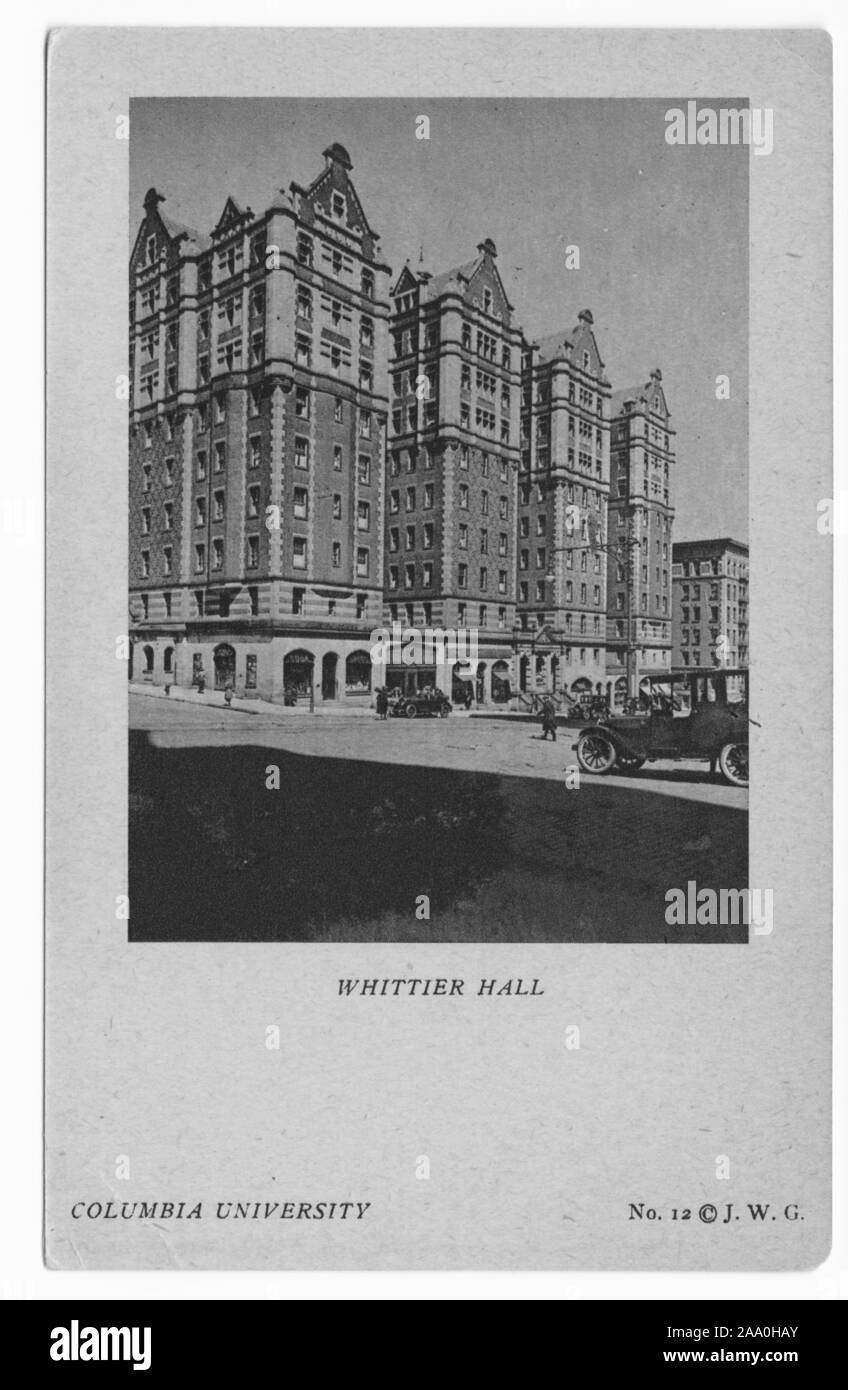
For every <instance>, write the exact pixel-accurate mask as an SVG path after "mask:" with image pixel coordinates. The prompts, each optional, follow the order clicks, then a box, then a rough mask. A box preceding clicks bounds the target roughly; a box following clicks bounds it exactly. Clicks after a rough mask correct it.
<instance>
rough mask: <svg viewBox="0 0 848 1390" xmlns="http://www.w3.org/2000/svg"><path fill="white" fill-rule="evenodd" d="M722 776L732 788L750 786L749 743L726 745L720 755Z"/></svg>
mask: <svg viewBox="0 0 848 1390" xmlns="http://www.w3.org/2000/svg"><path fill="white" fill-rule="evenodd" d="M718 765H719V767H720V768H721V775H722V777H723V778H724V780H725V781H726V782H729V783H730V785H731V787H747V785H748V745H747V743H726V744H725V745H724V747H723V748H722V750H721V752H720V753H719V755H718Z"/></svg>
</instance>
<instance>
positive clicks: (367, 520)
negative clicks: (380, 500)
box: [356, 502, 371, 531]
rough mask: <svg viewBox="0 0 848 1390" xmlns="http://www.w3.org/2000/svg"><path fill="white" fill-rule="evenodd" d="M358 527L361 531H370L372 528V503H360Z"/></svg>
mask: <svg viewBox="0 0 848 1390" xmlns="http://www.w3.org/2000/svg"><path fill="white" fill-rule="evenodd" d="M356 525H357V527H358V529H359V530H360V531H368V530H370V527H371V503H370V502H359V503H358V504H357V508H356Z"/></svg>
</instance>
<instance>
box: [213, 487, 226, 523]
mask: <svg viewBox="0 0 848 1390" xmlns="http://www.w3.org/2000/svg"><path fill="white" fill-rule="evenodd" d="M213 504H214V505H213V509H212V516H213V518H214V520H215V521H223V520H224V494H223V492H216V493H214V494H213Z"/></svg>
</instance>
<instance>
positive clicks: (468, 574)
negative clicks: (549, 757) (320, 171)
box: [385, 240, 521, 703]
mask: <svg viewBox="0 0 848 1390" xmlns="http://www.w3.org/2000/svg"><path fill="white" fill-rule="evenodd" d="M477 252H478V254H477V256H476V258H475V259H474V260H472V261H469V262H468V263H467V264H466V265H462V266H459V267H457V268H456V269H454V270H449V271H447V272H445V273H444V274H441V275H435V276H433V275H430V274H429V273H427V272H426V271H422V270H417V271H413V270H412V269H410V267H409V265H408V264H407V265H406V266H405V267H404V269H403V270H402V271H401V274H400V276H399V278H398V280H397V283H396V285H395V286H394V289H393V290H392V297H393V305H394V307H393V313H392V318H391V325H390V327H391V350H390V361H389V372H390V397H391V399H390V415H389V460H388V477H387V481H386V545H385V621H386V622H387V624H391V623H392V622H399V623H401V624H403V625H404V626H405V627H413V626H414V627H417V628H425V629H426V628H429V627H431V626H432V627H437V628H440V629H443V630H448V631H454V630H457V629H470V630H476V632H477V635H478V657H477V662H476V665H475V666H473V668H470V667H468V666H467V665H465V666H460V665H458V664H457V663H454V662H451V661H440V662H436V663H434V664H433V666H432V667H430V666H427V665H424V666H422V667H419V668H418V669H417V670H416V671H414V672H413V671H404V670H403V669H401V668H399V667H392V666H390V667H389V669H388V671H387V673H386V679H387V681H388V683H389V684H390V685H399V684H400V685H408V684H409V683H411V682H412V683H415V682H417V683H418V684H427V683H435V684H437V685H438V686H440V687H441V688H442V689H443V690H445V692H446V693H447V694H448V695H453V696H454V697H455V698H461V697H463V695H464V693H465V691H466V690H467V686H468V683H469V681H470V682H471V684H472V687H473V691H474V695H475V697H476V699H477V700H478V701H479V702H486V703H488V702H489V701H495V702H500V701H505V700H507V699H509V697H510V690H511V675H512V672H511V657H512V627H513V624H514V620H515V536H516V503H517V472H518V461H519V450H518V420H519V393H520V381H521V377H520V371H521V334H520V331H519V329H518V328H517V327H515V326H514V325H513V322H512V313H513V310H512V305H511V304H510V303H509V300H508V298H507V295H506V292H505V290H504V287H503V284H502V282H501V277H500V275H499V273H498V269H497V263H496V257H497V252H496V248H495V246H494V244H493V242H491V241H488V240H487V241H483V242H481V243H480V245H479V246H478V248H477Z"/></svg>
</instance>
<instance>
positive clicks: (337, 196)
mask: <svg viewBox="0 0 848 1390" xmlns="http://www.w3.org/2000/svg"><path fill="white" fill-rule="evenodd" d="M332 208H333V216H334V217H335V218H336V220H337V221H338V222H343V221H344V215H345V200H344V194H343V193H334V194H333V201H332Z"/></svg>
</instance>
